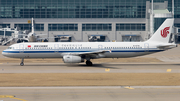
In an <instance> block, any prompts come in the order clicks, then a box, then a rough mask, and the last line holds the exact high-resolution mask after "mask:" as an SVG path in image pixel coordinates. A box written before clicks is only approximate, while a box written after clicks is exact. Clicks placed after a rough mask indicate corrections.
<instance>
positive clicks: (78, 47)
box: [2, 42, 164, 58]
mask: <svg viewBox="0 0 180 101" xmlns="http://www.w3.org/2000/svg"><path fill="white" fill-rule="evenodd" d="M158 45H162V44H160V43H158V44H156V43H150V42H67V43H64V42H63V43H62V42H49V43H19V44H14V45H12V46H10V48H8V49H6V50H4V51H3V52H2V54H3V55H4V56H7V57H11V58H62V57H63V56H64V55H67V54H71V53H73V54H74V53H83V52H96V51H102V50H103V51H105V53H103V54H98V55H97V54H96V55H97V56H96V57H94V58H126V57H136V56H141V55H146V54H151V53H155V52H160V51H163V50H164V49H159V48H157V46H158Z"/></svg>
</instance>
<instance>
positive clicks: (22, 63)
mask: <svg viewBox="0 0 180 101" xmlns="http://www.w3.org/2000/svg"><path fill="white" fill-rule="evenodd" d="M20 66H24V58H22V60H21V63H20Z"/></svg>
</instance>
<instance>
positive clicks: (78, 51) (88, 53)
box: [2, 18, 177, 66]
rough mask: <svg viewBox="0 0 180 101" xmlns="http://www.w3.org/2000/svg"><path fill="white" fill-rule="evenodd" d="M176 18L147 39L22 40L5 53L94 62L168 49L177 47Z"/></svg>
mask: <svg viewBox="0 0 180 101" xmlns="http://www.w3.org/2000/svg"><path fill="white" fill-rule="evenodd" d="M173 23H174V19H171V18H168V19H166V20H165V21H164V23H163V24H162V25H161V26H160V27H159V29H158V30H157V31H156V32H155V33H154V35H153V36H152V37H151V38H150V39H149V40H147V41H145V42H67V43H64V42H63V43H62V42H59V43H57V42H48V43H19V44H14V45H11V46H10V47H8V49H6V50H4V51H3V52H2V54H3V55H4V56H6V57H10V58H20V59H22V61H21V63H20V65H21V66H23V65H24V59H27V58H62V59H63V61H64V63H80V62H84V60H86V65H88V66H92V62H91V61H90V60H91V59H98V58H128V57H136V56H142V55H147V54H151V53H156V52H161V51H165V50H167V49H171V48H174V47H177V45H176V44H175V43H169V40H170V35H171V31H172V26H173Z"/></svg>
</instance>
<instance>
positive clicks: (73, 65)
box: [12, 63, 180, 69]
mask: <svg viewBox="0 0 180 101" xmlns="http://www.w3.org/2000/svg"><path fill="white" fill-rule="evenodd" d="M164 65H166V66H169V67H171V66H173V65H174V66H180V64H152V63H149V64H140V63H139V64H136V63H134V64H132V63H131V64H128V63H127V64H118V63H117V64H108V63H102V64H93V66H87V65H86V64H38V63H37V64H26V63H25V65H24V66H22V67H29V66H30V67H31V66H33V67H37V68H38V67H68V68H74V67H76V68H111V69H121V67H127V68H128V67H131V66H132V67H134V68H136V67H144V66H152V67H163V66H164ZM12 66H15V67H21V66H20V65H12Z"/></svg>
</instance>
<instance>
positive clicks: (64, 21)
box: [0, 0, 180, 42]
mask: <svg viewBox="0 0 180 101" xmlns="http://www.w3.org/2000/svg"><path fill="white" fill-rule="evenodd" d="M151 3H152V1H151V0H0V27H2V28H4V27H7V26H9V27H11V28H15V27H18V28H19V29H20V30H31V24H30V23H28V20H31V18H34V22H35V33H36V34H47V36H44V37H50V38H49V41H61V39H63V37H68V40H67V41H72V42H80V41H84V42H88V41H117V42H119V41H144V40H147V39H149V38H150V36H151V33H152V32H154V31H156V29H157V28H158V27H159V26H160V25H161V24H162V22H163V21H164V20H165V19H166V18H168V17H173V16H174V18H175V26H176V27H180V0H154V1H153V6H154V7H153V10H151V8H152V7H151V6H152V5H151ZM173 4H174V5H173ZM173 6H174V7H173ZM172 8H174V9H172ZM152 11H153V13H152ZM151 13H152V14H151ZM151 15H153V17H154V19H153V21H154V23H153V29H151V26H152V25H151V21H152V19H151ZM51 37H56V40H55V39H53V38H51Z"/></svg>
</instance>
